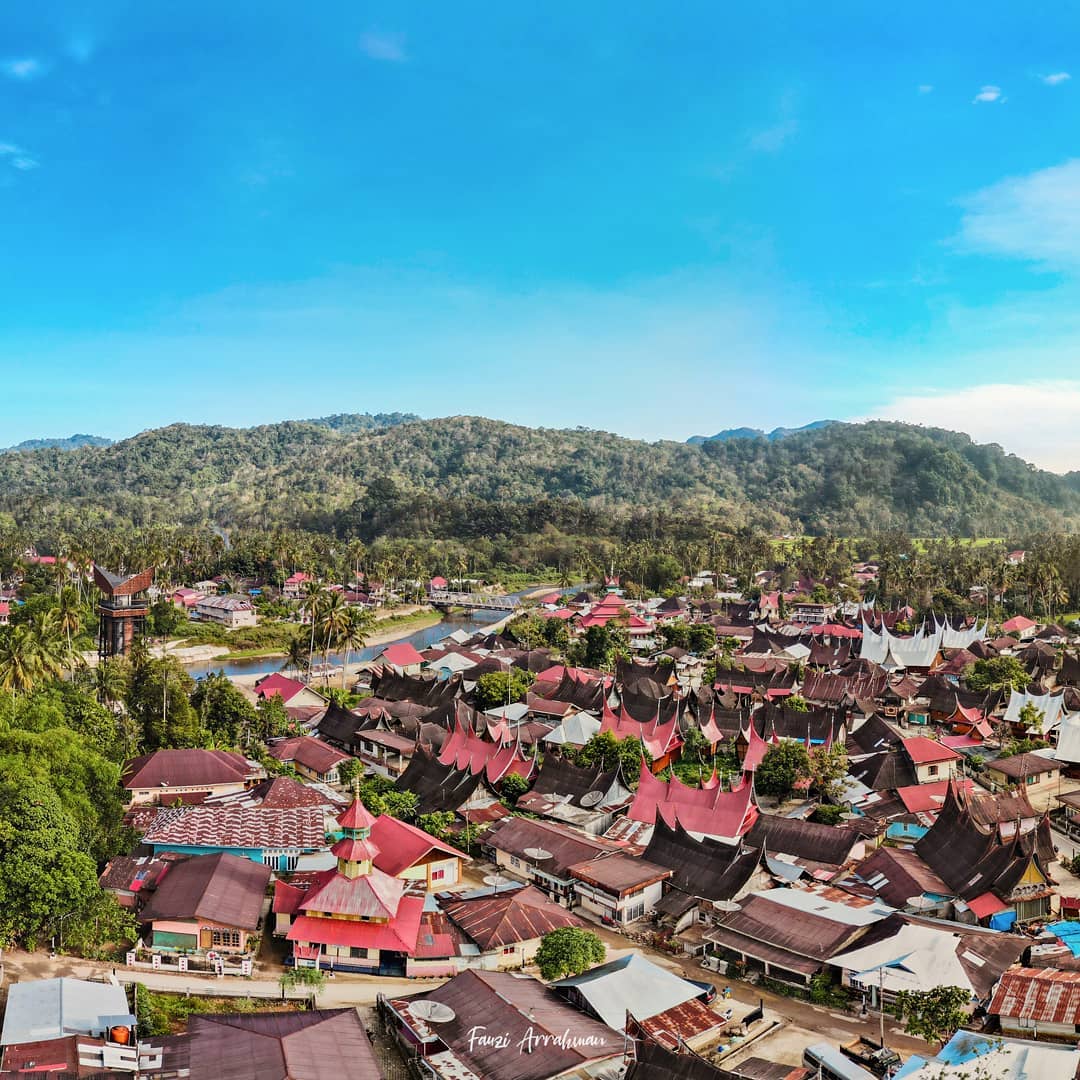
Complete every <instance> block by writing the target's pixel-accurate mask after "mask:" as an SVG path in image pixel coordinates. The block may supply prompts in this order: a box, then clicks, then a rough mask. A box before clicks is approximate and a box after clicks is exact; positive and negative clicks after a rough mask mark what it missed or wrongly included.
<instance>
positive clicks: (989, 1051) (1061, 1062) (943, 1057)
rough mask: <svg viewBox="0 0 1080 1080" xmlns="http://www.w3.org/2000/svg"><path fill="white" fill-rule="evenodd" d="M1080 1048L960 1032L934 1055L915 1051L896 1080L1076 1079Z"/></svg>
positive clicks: (1079, 1063) (972, 1032)
mask: <svg viewBox="0 0 1080 1080" xmlns="http://www.w3.org/2000/svg"><path fill="white" fill-rule="evenodd" d="M1078 1069H1080V1047H1076V1046H1072V1045H1066V1046H1062V1045H1060V1044H1058V1045H1055V1044H1054V1043H1047V1042H1031V1041H1028V1040H1026V1039H1012V1038H1008V1037H1005V1036H1002V1035H998V1034H992V1035H990V1034H982V1033H981V1032H975V1031H964V1030H960V1031H958V1032H957V1033H956V1034H955V1035H954V1036H953V1037H952V1038H951V1039H950V1040H949V1041H948V1042H947V1043H946V1044H945V1045H944V1046H943V1047H942V1048H941V1049H940V1050H939V1051H938V1052H937V1053H936V1054H935V1055H934V1056H933V1057H932V1058H929V1059H927V1058H924V1057H921V1056H920V1055H918V1054H912V1055H911V1057H909V1058H908V1059H907V1061H905V1062H904V1064H903V1066H902V1067H901V1068H900V1069H899V1070H898V1071H897V1072H895V1073H894V1074H893V1076H894V1080H966V1078H970V1077H974V1076H975V1075H978V1076H986V1077H991V1076H993V1077H998V1076H1002V1077H1005V1076H1007V1077H1012V1078H1014V1080H1036V1078H1037V1080H1073V1078H1074V1077H1075V1076H1076V1075H1077V1070H1078Z"/></svg>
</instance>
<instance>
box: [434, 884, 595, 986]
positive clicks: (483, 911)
mask: <svg viewBox="0 0 1080 1080" xmlns="http://www.w3.org/2000/svg"><path fill="white" fill-rule="evenodd" d="M440 906H441V908H442V911H443V913H444V914H445V915H446V917H447V918H448V919H449V920H450V921H451V922H452V923H453V924H454V925H455V926H456V927H457V928H458V929H459V930H460V931H461V932H462V933H463V934H464V935H465V936H466V937H467V938H468V939H469V941H470V942H472V943H473V945H475V947H476V948H477V949H479V950H480V955H479V956H466V958H465V963H463V964H462V967H464V966H466V965H467V966H470V967H473V966H477V967H483V968H487V969H500V968H521V967H524V966H525V965H526V964H530V963H532V961H533V960H534V959H535V957H536V952H537V950H538V949H539V948H540V942H541V940H542V939H543V937H544V935H545V934H548V933H550V932H551V931H552V930H558V929H560V928H562V927H564V926H584V925H585V923H584V921H583V920H582V919H580V918H579V917H578V916H577V915H573V914H571V913H570V912H569V911H567V910H566V908H565V907H563V906H562V905H561V904H557V903H555V902H554V901H553V900H550V899H548V897H547V896H546V895H545V894H544V893H543V892H541V891H540V890H539V889H537V888H536V887H535V886H533V885H524V886H521V885H514V886H510V887H507V886H501V887H500V886H495V887H494V888H489V889H482V890H479V891H477V892H472V893H465V894H461V895H458V894H454V895H447V896H446V897H442V898H440Z"/></svg>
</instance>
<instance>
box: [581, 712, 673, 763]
mask: <svg viewBox="0 0 1080 1080" xmlns="http://www.w3.org/2000/svg"><path fill="white" fill-rule="evenodd" d="M600 731H601V733H603V732H610V733H611V734H612V735H614V736H615V738H617V739H626V738H629V737H631V736H633V737H635V738H638V739H640V740H641V742H642V744H643V745H644V747H645V749H646V750H647V751H648V753H649V755H650V757H652V759H653V760H654V761H657V760H659V759H660V758H662V757H664V756H665V755H666V754H670V753H671V752H672V751H673V750H676V749H677V748H678V747H679V746H681V745H682V736H681V735H680V734H679V719H678V716H677V715H676V714H675V713H674V712H673V713H672V715H671V718H670V719H669V720H667V722H664V721H663V720H661V718H660V715H659V709H658V710H657V715H656V717H655V719H653V720H652V721H650V722H646V723H641V722H639V721H637V720H635V719H634V718H633V717H632V716H631V715H630V714H629V713H628V712H627V711H626V708H625V707H624V706H622V705H620V706H619V711H618V712H614V711H612V709H611V708H610V706H609V705H608V704H607V702H605V703H604V714H603V720H602V722H601V724H600Z"/></svg>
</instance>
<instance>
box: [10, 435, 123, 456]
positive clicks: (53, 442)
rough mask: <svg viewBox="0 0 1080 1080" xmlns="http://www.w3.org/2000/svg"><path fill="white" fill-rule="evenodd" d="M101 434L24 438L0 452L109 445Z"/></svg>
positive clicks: (110, 440)
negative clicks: (64, 437) (62, 437)
mask: <svg viewBox="0 0 1080 1080" xmlns="http://www.w3.org/2000/svg"><path fill="white" fill-rule="evenodd" d="M111 445H112V439H106V438H105V437H104V436H102V435H69V436H68V437H67V438H66V439H24V440H23V441H22V442H21V443H16V444H15V445H14V446H3V447H0V454H22V453H25V452H26V451H27V450H79V449H81V448H82V447H84V446H111Z"/></svg>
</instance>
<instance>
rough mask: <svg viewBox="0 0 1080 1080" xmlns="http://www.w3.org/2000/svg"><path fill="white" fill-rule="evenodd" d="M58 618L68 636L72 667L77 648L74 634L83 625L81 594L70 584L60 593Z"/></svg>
mask: <svg viewBox="0 0 1080 1080" xmlns="http://www.w3.org/2000/svg"><path fill="white" fill-rule="evenodd" d="M56 613H57V620H58V622H59V626H60V629H61V631H62V632H63V633H64V634H65V635H66V636H67V651H68V655H69V656H70V657H71V663H72V668H74V664H75V649H74V646H73V645H72V636H73V635H75V634H77V633H78V632H79V629H80V627H81V626H82V605H81V604H80V602H79V595H78V593H77V592H76V591H75V589H73V588H72V587H71V586H70V585H68V586H65V588H64V590H63V592H61V593H60V603H59V604H58V605H57V607H56Z"/></svg>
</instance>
